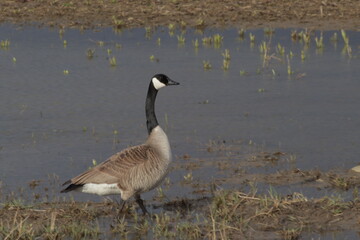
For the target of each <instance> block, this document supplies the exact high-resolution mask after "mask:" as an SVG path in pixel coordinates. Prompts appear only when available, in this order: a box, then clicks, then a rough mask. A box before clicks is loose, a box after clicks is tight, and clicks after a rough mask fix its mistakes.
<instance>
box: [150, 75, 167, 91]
mask: <svg viewBox="0 0 360 240" xmlns="http://www.w3.org/2000/svg"><path fill="white" fill-rule="evenodd" d="M152 83H153V85H154V87H155V89H156V90H159V89H160V88H162V87H165V86H166V85H165V84H163V83H162V82H160V81H159V79H157V78H153V79H152Z"/></svg>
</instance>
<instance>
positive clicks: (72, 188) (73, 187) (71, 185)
mask: <svg viewBox="0 0 360 240" xmlns="http://www.w3.org/2000/svg"><path fill="white" fill-rule="evenodd" d="M70 183H71V181H70V180H69V181H67V182H65V183H64V184H63V186H64V185H67V184H70ZM82 186H83V185H76V184H70V185H69V186H67V188H65V189H63V190H61V191H60V192H61V193H66V192H70V191H73V190H76V189H78V188H79V187H82Z"/></svg>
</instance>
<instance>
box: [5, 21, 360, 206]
mask: <svg viewBox="0 0 360 240" xmlns="http://www.w3.org/2000/svg"><path fill="white" fill-rule="evenodd" d="M250 32H251V33H252V34H254V35H255V36H256V40H255V43H254V44H253V46H252V44H251V43H250V41H249V37H248V35H249V33H250ZM298 32H300V30H298ZM334 32H335V31H329V32H323V37H324V46H325V47H324V49H323V50H319V49H316V46H315V42H314V36H318V37H319V36H320V34H321V32H319V31H315V32H314V36H312V40H311V43H310V45H309V47H308V48H307V47H305V44H304V43H303V42H301V41H292V40H291V37H290V33H291V30H290V29H276V30H275V33H274V34H273V35H271V36H269V35H266V34H265V33H264V30H263V29H255V30H247V31H246V33H245V38H244V39H241V38H239V35H238V30H236V29H228V30H214V29H212V30H207V31H205V32H204V33H203V34H200V33H197V32H195V31H193V30H188V31H187V32H186V33H185V34H184V36H185V39H186V42H185V44H183V45H181V44H179V43H178V39H177V35H180V34H181V33H180V31H176V32H175V33H174V35H173V36H170V35H169V32H168V29H166V28H165V29H157V30H155V31H153V32H152V34H150V36H146V31H145V30H144V29H135V30H124V31H123V32H121V33H115V32H114V31H113V30H112V29H103V30H101V31H84V32H80V31H78V30H66V31H65V32H64V33H63V34H60V33H59V31H58V30H54V29H47V28H42V29H39V28H35V27H24V28H19V27H15V26H9V25H2V26H0V40H5V39H8V40H10V46H9V48H8V49H5V48H2V49H1V50H0V79H1V81H0V111H1V113H2V114H1V116H0V134H1V138H0V147H1V150H0V164H1V168H0V174H1V179H0V181H2V183H3V185H5V186H6V188H7V189H10V190H11V189H17V188H19V187H22V186H25V185H26V184H28V182H30V181H31V180H38V179H40V180H42V181H43V182H47V181H48V178H49V175H50V176H51V175H53V174H55V175H57V176H59V179H60V180H59V181H60V182H63V181H66V180H67V179H69V178H71V177H73V176H75V175H77V174H78V173H80V172H82V171H84V170H85V169H87V168H88V167H89V166H91V164H92V160H93V159H95V160H96V161H97V162H98V163H99V162H101V161H103V160H105V159H106V158H107V157H109V156H110V155H112V154H113V153H115V152H117V151H119V150H121V149H122V148H125V147H127V146H130V145H134V144H139V143H142V142H143V141H144V139H145V138H146V128H145V118H144V99H145V94H146V90H147V87H148V82H149V80H150V78H151V76H152V75H153V74H155V73H159V72H162V73H166V74H168V75H169V76H170V77H171V78H173V79H174V80H175V81H178V82H180V84H181V85H180V86H177V87H171V88H167V89H166V90H163V91H161V92H160V93H159V95H158V99H157V103H156V110H157V116H158V119H159V122H160V124H161V125H162V126H163V128H164V129H166V131H167V132H168V135H169V138H170V141H171V144H172V147H173V154H174V156H175V158H174V162H175V164H177V165H181V164H182V163H183V161H184V160H183V159H182V158H181V156H183V155H184V154H188V155H190V156H191V158H193V159H197V158H199V159H209V158H211V156H212V155H210V157H209V153H207V152H206V151H205V150H204V149H206V144H207V143H208V142H209V141H210V140H214V139H215V140H225V141H227V142H229V141H240V142H243V143H245V144H244V145H247V143H249V142H252V143H254V144H253V145H256V146H258V147H261V149H263V150H265V151H278V150H280V151H283V152H287V153H292V154H295V156H296V162H295V167H298V168H300V169H313V168H318V169H320V170H323V171H326V170H329V169H334V168H343V169H349V168H351V167H353V166H354V165H356V164H358V162H359V157H358V156H359V153H360V150H359V149H360V141H359V137H358V136H359V133H360V132H359V126H360V113H359V110H358V108H359V104H360V94H359V89H360V81H359V76H360V69H359V66H360V65H359V42H360V34H359V33H358V32H350V31H349V32H347V34H348V36H349V38H350V46H351V47H352V54H351V57H350V56H349V55H348V54H347V53H344V52H343V51H342V50H343V47H344V44H343V40H342V39H341V33H340V32H339V31H337V34H338V41H337V43H334V42H332V41H331V40H330V38H331V36H332V35H333V33H334ZM217 33H219V34H220V35H221V36H223V42H222V44H221V45H220V46H218V47H214V45H211V46H204V45H203V44H202V41H201V39H202V38H204V37H209V36H213V35H214V34H217ZM158 39H160V44H159V42H158ZM195 39H198V40H199V45H200V46H199V48H198V49H195V48H194V46H193V41H195ZM64 40H66V42H67V44H66V45H64ZM99 41H103V42H104V45H103V46H101V45H100V44H99ZM262 41H266V42H269V43H270V46H271V48H270V53H271V54H272V53H274V56H275V57H276V58H273V59H271V60H270V61H269V62H268V64H266V65H265V66H264V64H263V58H262V57H261V56H262V53H261V52H260V50H259V45H260V44H261V42H262ZM278 43H280V44H281V45H282V46H284V47H285V55H284V56H281V55H280V53H279V52H278V51H277V50H276V48H277V45H278ZM120 45H121V47H120ZM88 49H94V50H95V55H94V57H93V58H92V59H88V58H87V56H86V52H87V50H88ZM225 49H228V50H229V51H230V55H231V60H230V68H229V70H227V71H225V70H223V69H222V62H223V56H222V53H223V52H224V51H225ZM290 50H291V51H292V53H293V55H294V56H293V57H292V58H291V57H289V60H290V65H291V69H292V71H294V73H293V74H291V75H288V73H287V67H288V64H287V58H286V55H289V54H290ZM302 50H304V51H305V53H306V58H305V60H304V61H302V60H301V57H300V56H301V51H302ZM151 55H154V57H155V61H151V60H150V56H151ZM112 56H115V57H116V60H117V66H115V67H111V66H110V64H109V57H112ZM13 58H16V62H14V60H13ZM203 61H210V63H211V65H212V69H211V70H208V71H207V70H204V68H203ZM64 71H68V74H66V73H64ZM240 71H241V73H240ZM243 71H244V72H245V74H243V73H244V72H243ZM116 132H117V133H116ZM253 145H252V146H253ZM246 151H247V150H246ZM239 161H241V159H240V160H239ZM280 168H281V167H280ZM276 169H277V168H276ZM254 171H257V170H254ZM258 171H259V172H264V171H265V172H266V171H267V170H266V169H265V170H264V169H258ZM269 171H273V169H272V170H269ZM187 173H188V171H187V170H184V169H180V170H174V171H172V172H171V173H170V175H169V177H170V179H171V182H173V183H176V182H179V181H180V180H183V176H184V175H186V174H187ZM193 176H194V180H202V181H211V180H212V179H214V178H216V176H221V173H219V171H217V169H214V168H203V169H198V170H197V171H194V173H193ZM59 189H60V187H58V189H55V191H56V192H57V191H58V190H59ZM290 190H291V187H290ZM290 190H289V188H287V189H285V190H284V191H285V192H286V191H290ZM189 191H190V190H189V189H188V188H186V187H184V189H181V188H177V189H176V191H171V190H168V192H167V195H168V196H171V197H174V196H176V197H184V196H188V195H187V194H188V193H189ZM154 192H155V193H154ZM154 192H153V193H150V195H151V194H156V191H154ZM309 194H310V195H311V194H315V193H311V192H310V193H309ZM315 195H316V194H315ZM76 197H77V198H79V199H89V198H93V199H96V197H90V196H88V195H86V196H84V195H81V196H80V195H76ZM171 197H170V198H171ZM146 198H148V196H147V197H145V199H146Z"/></svg>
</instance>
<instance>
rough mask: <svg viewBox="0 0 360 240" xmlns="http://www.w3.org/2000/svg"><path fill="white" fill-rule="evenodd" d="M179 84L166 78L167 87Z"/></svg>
mask: <svg viewBox="0 0 360 240" xmlns="http://www.w3.org/2000/svg"><path fill="white" fill-rule="evenodd" d="M179 84H180V83H178V82H175V81H173V80H171V79H170V78H168V83H167V85H168V86H169V85H179Z"/></svg>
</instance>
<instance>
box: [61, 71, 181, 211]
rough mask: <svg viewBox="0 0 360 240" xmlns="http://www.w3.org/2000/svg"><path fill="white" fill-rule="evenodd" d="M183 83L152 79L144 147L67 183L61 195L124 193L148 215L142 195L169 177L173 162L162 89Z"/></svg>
mask: <svg viewBox="0 0 360 240" xmlns="http://www.w3.org/2000/svg"><path fill="white" fill-rule="evenodd" d="M178 84H179V83H177V82H175V81H173V80H171V79H170V78H169V77H167V76H166V75H164V74H156V75H155V76H153V77H152V79H151V81H150V84H149V89H148V92H147V96H146V102H145V112H146V125H147V130H148V134H149V136H148V138H147V140H146V141H145V143H144V144H142V145H138V146H134V147H129V148H126V149H124V150H122V151H121V152H119V153H116V154H114V155H113V156H111V157H110V158H109V159H107V160H106V161H104V162H102V163H101V164H99V165H97V166H96V167H94V168H91V169H90V170H88V171H86V172H84V173H82V174H80V175H78V176H76V177H74V178H72V179H70V180H68V181H66V182H65V183H64V184H63V185H68V184H70V185H69V186H67V188H65V189H63V190H62V191H61V192H62V193H64V192H69V191H72V190H77V191H80V192H84V193H93V194H98V195H113V194H120V195H121V199H122V200H123V203H122V207H121V209H120V211H121V210H122V208H123V207H124V204H125V201H127V200H128V199H129V198H131V197H132V196H134V197H135V200H136V202H137V203H138V204H139V206H140V208H141V210H142V211H143V213H144V215H145V214H146V213H148V212H147V210H146V208H145V206H144V204H143V200H142V199H141V198H140V194H141V193H144V192H147V191H150V190H151V189H154V188H155V187H156V186H158V185H159V184H160V183H161V182H162V180H163V179H164V177H165V176H166V174H167V172H168V169H169V164H170V162H171V149H170V144H169V140H168V138H167V136H166V134H165V132H164V131H163V130H162V129H161V127H160V126H159V123H158V121H157V119H156V115H155V106H154V105H155V99H156V95H157V93H158V90H159V89H160V88H162V87H165V86H169V85H178Z"/></svg>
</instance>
